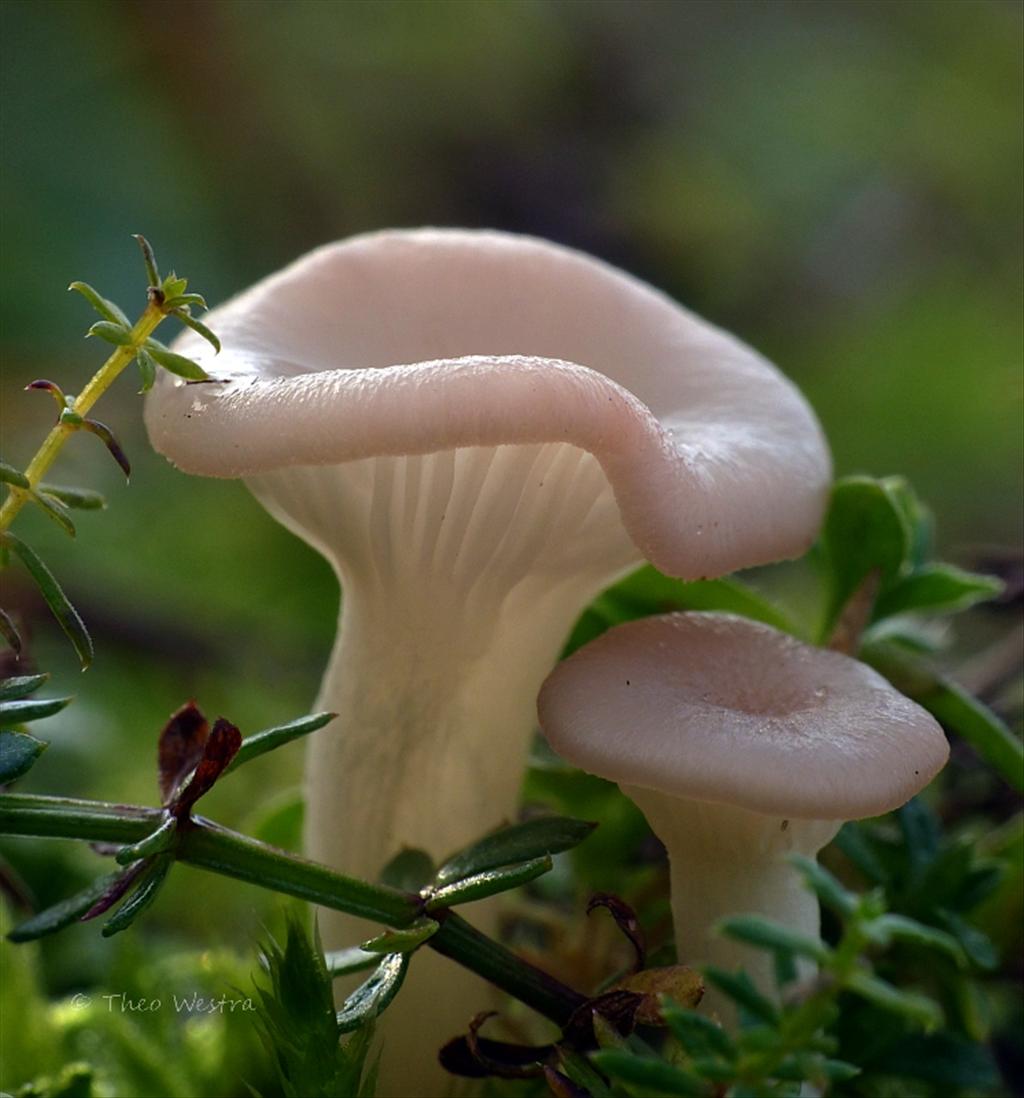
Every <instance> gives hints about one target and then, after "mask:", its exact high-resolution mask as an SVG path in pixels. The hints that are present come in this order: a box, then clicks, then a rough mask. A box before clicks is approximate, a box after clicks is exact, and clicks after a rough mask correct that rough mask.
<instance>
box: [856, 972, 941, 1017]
mask: <svg viewBox="0 0 1024 1098" xmlns="http://www.w3.org/2000/svg"><path fill="white" fill-rule="evenodd" d="M843 987H844V988H845V989H846V990H847V991H851V992H853V994H855V995H859V996H860V997H861V998H862V999H867V1000H868V1001H869V1002H872V1003H874V1004H875V1005H876V1006H880V1007H882V1009H883V1010H889V1011H892V1012H893V1013H895V1014H902V1015H904V1017H907V1018H910V1019H913V1020H914V1021H915V1022H919V1023H920V1024H921V1025H924V1026H926V1027H927V1028H935V1027H938V1026H940V1025H942V1011H941V1010H940V1009H939V1005H938V1003H936V1002H934V1001H933V1000H931V999H929V998H927V997H926V996H924V995H918V994H916V993H915V992H912V991H901V990H900V989H899V988H898V987H894V986H893V985H892V984H890V983H888V982H887V981H885V980H882V979H880V978H879V977H878V976H875V975H874V974H873V973H871V972H868V971H866V970H865V969H858V970H856V971H854V972H852V973H850V974H849V976H847V977H846V979H845V980H844V981H843Z"/></svg>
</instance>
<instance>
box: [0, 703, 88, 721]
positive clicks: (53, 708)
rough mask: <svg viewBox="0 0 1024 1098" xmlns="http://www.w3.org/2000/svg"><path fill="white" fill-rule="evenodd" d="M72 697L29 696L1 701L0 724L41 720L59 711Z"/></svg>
mask: <svg viewBox="0 0 1024 1098" xmlns="http://www.w3.org/2000/svg"><path fill="white" fill-rule="evenodd" d="M70 701H71V699H70V698H35V699H33V698H27V699H21V700H18V701H2V702H0V725H3V727H4V728H10V727H11V725H13V724H27V723H28V722H29V721H41V720H42V719H43V718H44V717H52V716H53V715H54V713H59V712H60V711H61V710H62V709H63V708H64V707H65V706H66V705H67V704H68V703H69V702H70Z"/></svg>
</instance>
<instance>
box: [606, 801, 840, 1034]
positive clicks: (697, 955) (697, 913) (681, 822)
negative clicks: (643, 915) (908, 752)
mask: <svg viewBox="0 0 1024 1098" xmlns="http://www.w3.org/2000/svg"><path fill="white" fill-rule="evenodd" d="M621 788H622V791H623V792H624V793H625V794H626V795H627V796H628V797H629V798H630V799H631V800H633V801H635V802H636V804H637V805H638V806H639V807H640V809H641V810H642V811H643V813H644V815H645V816H646V817H647V821H648V823H649V824H650V825H651V828H652V829H653V831H654V832H655V834H656V835H657V836H658V838H659V839H661V841H662V843H663V844H664V845H665V849H666V851H667V852H668V858H669V869H670V873H671V893H672V919H673V923H674V926H675V935H676V949H677V952H678V954H679V960H680V962H681V963H683V964H687V965H700V964H712V965H716V966H717V967H719V968H724V969H728V970H731V971H734V970H735V969H737V968H743V969H745V970H746V972H747V974H748V975H749V976H750V977H751V979H752V980H753V981H754V983H755V984H756V985H757V987H758V989H759V990H760V991H761V992H763V993H764V994H765V995H768V996H769V997H772V998H778V991H777V986H776V982H775V970H774V960H773V955H772V954H771V953H770V952H768V951H766V950H760V949H756V948H754V947H753V946H749V945H745V944H744V943H743V942H738V941H736V940H735V939H732V938H729V937H727V936H725V935H721V934H716V933H715V932H714V929H713V928H714V926H715V924H716V923H717V922H718V921H719V920H720V919H723V918H725V917H726V916H728V915H740V914H757V915H763V916H765V917H766V918H769V919H773V920H775V921H776V922H779V923H782V924H784V925H785V926H787V927H789V928H790V929H791V930H795V931H798V932H800V933H802V934H806V935H809V936H810V937H812V938H817V937H818V934H819V930H820V912H819V909H818V900H817V897H816V896H815V895H814V893H813V892H811V891H810V890H809V889H808V888H807V887H806V886H805V885H804V883H803V881H802V879H801V877H800V875H799V873H798V872H797V871H796V870H795V869H794V867H793V866H792V865H790V863H789V862H788V861H787V859H786V856H787V855H788V854H791V853H798V854H804V855H806V856H807V857H809V858H813V857H815V856H816V855H817V853H818V851H819V850H821V849H822V847H824V846H825V845H826V844H828V843H829V842H831V841H832V839H833V838H834V837H835V835H836V832H837V831H838V830H839V828H840V826H841V823H842V821H840V820H797V819H783V818H780V817H777V816H766V815H762V814H761V813H759V812H748V811H747V810H745V809H742V808H736V807H735V806H733V805H726V804H711V803H709V802H707V801H693V800H686V799H682V798H678V797H672V796H669V795H668V794H666V793H659V792H656V791H655V790H652V789H644V788H641V787H640V786H632V785H622V787H621ZM797 970H798V973H799V974H800V975H801V976H804V975H810V974H811V973H812V972H813V971H814V966H813V964H812V963H811V962H809V961H807V960H806V959H799V960H798V963H797ZM702 1007H703V1008H704V1009H705V1010H706V1011H708V1012H709V1013H717V1014H718V1015H719V1017H720V1018H721V1020H722V1021H723V1022H724V1023H725V1024H726V1025H731V1024H734V1021H735V1012H734V1008H733V1006H732V1003H731V1000H729V999H728V998H727V997H726V996H724V995H722V994H721V993H720V992H717V991H716V990H715V988H714V987H712V986H710V985H709V986H708V989H707V991H706V993H705V996H704V1000H703V1002H702Z"/></svg>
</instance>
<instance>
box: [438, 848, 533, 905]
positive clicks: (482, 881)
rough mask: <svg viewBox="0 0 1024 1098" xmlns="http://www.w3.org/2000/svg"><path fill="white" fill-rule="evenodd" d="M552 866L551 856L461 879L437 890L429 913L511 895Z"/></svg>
mask: <svg viewBox="0 0 1024 1098" xmlns="http://www.w3.org/2000/svg"><path fill="white" fill-rule="evenodd" d="M553 865H554V862H552V860H551V856H550V855H549V854H545V855H544V857H542V858H532V859H531V860H530V861H528V862H520V863H519V864H517V865H506V866H500V867H498V868H497V869H488V870H485V871H484V872H483V873H474V874H473V875H472V876H469V877H463V878H461V880H457V881H453V882H452V883H451V884H449V885H442V886H441V887H440V888H437V889H435V890H434V891H433V893H431V895H430V898H429V899H428V900H427V911H439V910H442V909H443V908H446V907H455V906H456V905H457V904H469V903H473V901H474V900H483V899H485V898H486V897H488V896H496V895H497V894H498V893H499V892H508V891H509V890H510V889H513V888H518V887H519V886H520V885H524V884H526V883H527V881H532V880H534V879H535V878H537V877H540V876H541V875H542V874H544V873H547V872H549V871H550V870H551V868H552V867H553Z"/></svg>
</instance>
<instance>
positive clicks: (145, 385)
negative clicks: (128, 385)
mask: <svg viewBox="0 0 1024 1098" xmlns="http://www.w3.org/2000/svg"><path fill="white" fill-rule="evenodd" d="M135 362H136V364H137V365H138V367H139V377H140V378H141V379H142V388H141V389H140V390H139V392H140V393H148V392H149V390H150V389H152V388H153V384H154V382H155V381H156V369H157V367H156V360H155V359H154V358H153V356H152V355H151V354H150V353H149V351H147V350H146V349H145V347H140V348H139V349H138V351H136V353H135Z"/></svg>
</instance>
